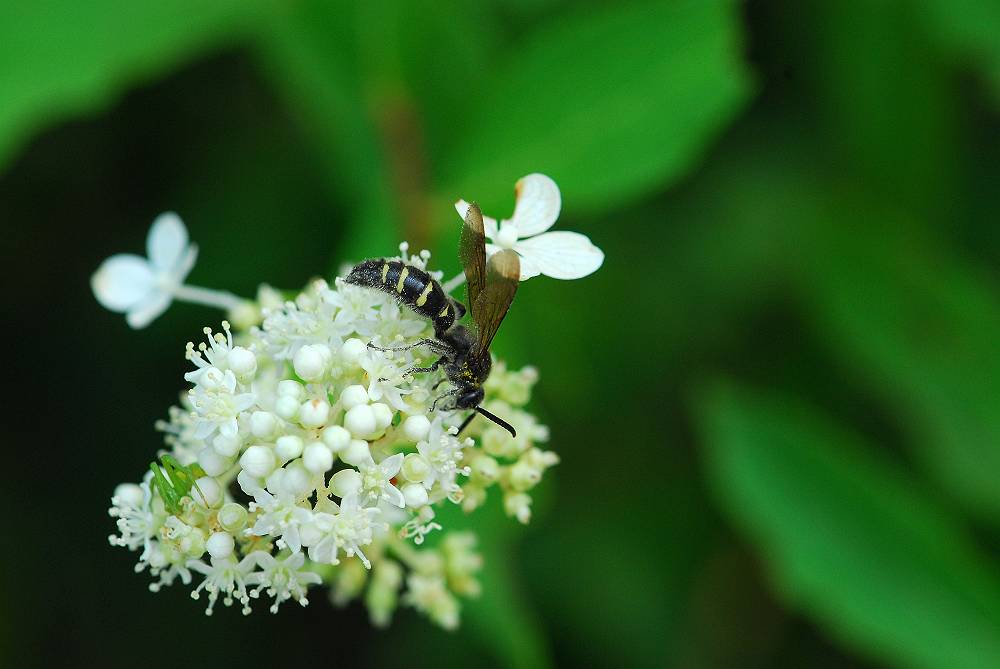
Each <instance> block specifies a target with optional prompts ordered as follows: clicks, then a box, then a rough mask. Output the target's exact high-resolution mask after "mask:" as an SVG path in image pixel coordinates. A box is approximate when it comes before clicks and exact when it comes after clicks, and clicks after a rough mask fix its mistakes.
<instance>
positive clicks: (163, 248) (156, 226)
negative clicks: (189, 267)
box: [146, 211, 188, 272]
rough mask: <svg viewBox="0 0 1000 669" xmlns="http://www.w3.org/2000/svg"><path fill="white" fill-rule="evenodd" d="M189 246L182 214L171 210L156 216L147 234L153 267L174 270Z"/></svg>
mask: <svg viewBox="0 0 1000 669" xmlns="http://www.w3.org/2000/svg"><path fill="white" fill-rule="evenodd" d="M187 246H188V232H187V228H185V227H184V223H182V222H181V218H180V216H178V215H177V214H175V213H173V212H172V211H170V212H167V213H165V214H160V215H159V216H157V217H156V220H155V221H153V225H152V226H151V227H150V228H149V234H148V235H147V236H146V255H148V256H149V261H150V262H151V263H153V267H155V268H156V269H158V270H159V271H161V272H172V271H173V270H174V268H175V267H177V265H178V264H179V263H180V262H181V261H182V260H183V259H184V257H185V252H186V250H187Z"/></svg>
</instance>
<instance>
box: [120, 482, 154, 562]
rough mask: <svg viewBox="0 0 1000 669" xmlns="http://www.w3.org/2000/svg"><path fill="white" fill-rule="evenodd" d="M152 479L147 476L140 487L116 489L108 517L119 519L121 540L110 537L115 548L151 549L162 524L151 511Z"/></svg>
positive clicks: (126, 485)
mask: <svg viewBox="0 0 1000 669" xmlns="http://www.w3.org/2000/svg"><path fill="white" fill-rule="evenodd" d="M151 476H152V475H150V476H147V477H146V480H144V481H143V482H142V483H141V484H140V485H136V484H135V483H123V484H121V485H119V486H118V487H117V488H115V495H114V497H112V498H111V508H110V509H108V514H109V515H110V516H111V517H112V518H117V519H118V520H117V521H116V522H115V524H116V525H117V526H118V531H119V532H120V533H121V536H117V537H116V536H115V535H111V536H109V537H108V540H109V541H110V542H111V545H112V546H124V547H126V548H128V549H129V550H133V551H134V550H137V549H138V548H139V547H140V546H146V545H148V543H149V541H150V539H152V538H153V537H154V536H155V534H156V531H157V530H158V529H159V527H160V525H161V524H162V521H161V520H160V519H157V517H156V515H155V514H154V513H153V509H152V493H151V492H150V488H149V479H150V478H151Z"/></svg>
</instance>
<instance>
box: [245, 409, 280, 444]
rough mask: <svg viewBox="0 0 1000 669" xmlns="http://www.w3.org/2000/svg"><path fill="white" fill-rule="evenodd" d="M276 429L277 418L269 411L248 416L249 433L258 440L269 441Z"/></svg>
mask: <svg viewBox="0 0 1000 669" xmlns="http://www.w3.org/2000/svg"><path fill="white" fill-rule="evenodd" d="M277 429H278V418H277V417H276V416H275V415H274V414H273V413H271V412H270V411H254V412H253V413H252V414H250V432H251V433H252V434H253V436H255V437H257V438H258V439H264V440H270V439H271V437H273V436H274V433H275V432H276V431H277Z"/></svg>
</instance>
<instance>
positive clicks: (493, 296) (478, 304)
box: [472, 249, 521, 355]
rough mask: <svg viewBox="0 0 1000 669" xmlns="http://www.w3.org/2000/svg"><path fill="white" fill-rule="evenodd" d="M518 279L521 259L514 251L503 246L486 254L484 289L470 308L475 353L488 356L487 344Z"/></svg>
mask: <svg viewBox="0 0 1000 669" xmlns="http://www.w3.org/2000/svg"><path fill="white" fill-rule="evenodd" d="M520 278H521V261H520V259H519V258H518V256H517V254H516V253H515V252H514V251H512V250H511V249H504V250H503V251H500V252H499V253H495V254H493V255H492V256H491V257H490V264H489V268H488V269H487V272H486V288H484V289H483V292H481V293H480V294H479V297H478V298H476V301H475V303H474V304H473V307H472V319H473V321H474V322H475V324H476V328H477V332H478V337H477V339H476V349H475V353H476V354H477V355H489V350H490V343H491V342H492V341H493V337H494V335H496V333H497V330H499V329H500V323H502V322H503V319H504V316H506V315H507V310H508V309H510V303H511V302H513V301H514V294H515V293H517V285H518V281H519V280H520Z"/></svg>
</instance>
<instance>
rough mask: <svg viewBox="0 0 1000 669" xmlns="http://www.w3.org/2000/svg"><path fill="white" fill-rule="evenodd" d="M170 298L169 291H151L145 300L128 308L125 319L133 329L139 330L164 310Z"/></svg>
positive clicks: (168, 304)
mask: <svg viewBox="0 0 1000 669" xmlns="http://www.w3.org/2000/svg"><path fill="white" fill-rule="evenodd" d="M171 300H173V297H172V296H171V295H170V293H167V292H165V291H153V292H151V293H150V294H149V295H148V297H147V298H146V299H145V300H143V301H142V302H140V303H139V304H137V305H135V306H133V307H132V308H131V309H129V310H128V313H127V314H125V320H126V321H127V322H128V324H129V325H130V326H132V327H133V328H134V329H136V330H141V329H142V328H144V327H146V326H147V325H149V324H150V323H152V322H153V321H154V320H156V317H157V316H159V315H160V314H162V313H163V312H164V311H166V310H167V307H169V306H170V302H171Z"/></svg>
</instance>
